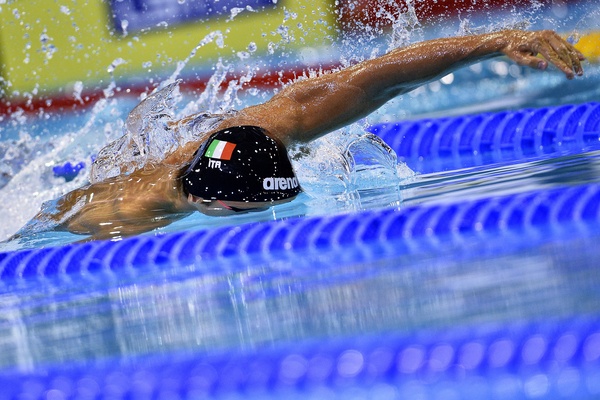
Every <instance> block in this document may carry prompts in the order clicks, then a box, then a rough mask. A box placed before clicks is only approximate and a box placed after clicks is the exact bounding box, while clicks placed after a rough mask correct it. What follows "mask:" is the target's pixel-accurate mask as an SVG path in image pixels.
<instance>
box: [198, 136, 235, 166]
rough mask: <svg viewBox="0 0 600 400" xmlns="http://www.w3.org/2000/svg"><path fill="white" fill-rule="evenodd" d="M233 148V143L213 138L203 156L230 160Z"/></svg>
mask: <svg viewBox="0 0 600 400" xmlns="http://www.w3.org/2000/svg"><path fill="white" fill-rule="evenodd" d="M233 149H235V143H230V142H225V141H223V140H216V139H215V140H213V141H212V143H211V144H210V146H208V150H206V153H204V157H209V158H218V159H219V160H225V161H228V160H231V155H232V154H233Z"/></svg>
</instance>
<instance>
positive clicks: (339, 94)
mask: <svg viewBox="0 0 600 400" xmlns="http://www.w3.org/2000/svg"><path fill="white" fill-rule="evenodd" d="M502 54H504V55H506V56H508V57H509V58H511V59H512V60H514V61H516V62H517V63H519V64H521V65H525V66H529V67H532V68H535V69H541V70H544V69H546V68H547V66H548V63H551V64H554V65H555V66H556V67H558V68H559V69H560V70H561V71H562V72H564V73H565V74H566V76H567V78H569V79H572V78H573V77H574V76H575V75H581V74H582V73H583V69H582V67H581V61H582V60H583V59H584V56H583V55H582V54H581V53H580V52H579V51H577V50H576V49H575V48H574V47H573V46H572V45H570V44H569V43H567V42H566V41H564V40H563V39H562V38H561V37H560V36H558V35H557V34H556V33H554V32H552V31H540V32H525V31H517V30H510V31H501V32H496V33H490V34H483V35H473V36H464V37H452V38H443V39H437V40H431V41H426V42H422V43H418V44H415V45H411V46H408V47H405V48H400V49H396V50H393V51H391V52H390V53H388V54H386V55H384V56H382V57H379V58H376V59H372V60H367V61H364V62H361V63H359V64H357V65H354V66H352V67H349V68H346V69H344V70H341V71H339V72H335V73H330V74H324V75H321V76H319V77H317V78H313V79H306V80H303V81H299V82H296V83H294V84H292V85H290V86H288V87H287V88H285V89H284V90H282V91H281V92H280V93H278V94H277V95H275V96H274V97H273V98H272V99H271V100H269V101H268V102H266V103H264V104H261V105H258V106H254V107H250V108H247V109H245V110H243V111H242V112H241V115H240V117H242V118H240V120H241V121H240V122H242V123H255V124H257V125H260V126H262V127H264V128H266V129H268V130H269V131H271V132H272V133H273V134H275V135H276V136H278V137H279V138H280V139H281V140H283V141H284V142H286V143H291V142H307V141H310V140H312V139H315V138H318V137H320V136H322V135H324V134H326V133H328V132H331V131H333V130H335V129H338V128H341V127H343V126H345V125H347V124H349V123H352V122H354V121H357V120H358V119H360V118H363V117H365V116H366V115H368V114H370V113H371V112H373V111H375V110H376V109H377V108H379V107H381V106H382V105H383V104H384V103H386V102H387V101H389V100H391V99H392V98H394V97H395V96H398V95H401V94H403V93H407V92H409V91H411V90H413V89H415V88H417V87H418V86H420V85H423V84H424V83H427V82H431V81H433V80H435V79H438V78H440V77H441V76H444V75H445V74H448V73H450V72H451V71H453V70H456V69H458V68H460V67H463V66H466V65H469V64H472V63H475V62H477V61H481V60H484V59H487V58H491V57H494V56H498V55H502ZM538 54H540V55H541V56H542V57H543V59H542V58H538V57H537V55H538Z"/></svg>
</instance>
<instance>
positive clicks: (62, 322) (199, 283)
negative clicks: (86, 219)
mask: <svg viewBox="0 0 600 400" xmlns="http://www.w3.org/2000/svg"><path fill="white" fill-rule="evenodd" d="M504 72H506V73H504ZM599 72H600V69H599V67H598V66H597V65H592V64H589V65H586V76H585V77H584V78H582V79H577V80H575V81H573V82H567V81H566V80H565V79H564V77H562V76H561V75H560V74H558V73H557V72H555V71H549V72H547V73H539V72H533V71H527V70H524V69H521V68H512V67H510V66H508V64H506V62H504V61H502V60H495V61H492V62H488V63H484V64H481V65H477V66H474V67H472V68H470V69H465V70H462V71H457V72H456V73H455V74H453V75H452V80H450V79H449V78H446V79H445V80H442V81H439V82H435V83H433V84H431V85H428V86H427V87H425V88H423V89H421V90H418V91H416V92H414V93H412V94H411V95H408V96H405V97H404V98H402V99H398V100H397V101H394V102H392V104H389V105H387V106H386V107H384V108H382V109H381V110H379V111H378V112H376V113H374V114H373V115H372V116H370V117H369V118H368V119H367V120H364V121H361V122H359V123H358V124H356V125H355V126H353V127H351V128H349V129H347V130H345V131H342V132H337V133H336V134H335V135H332V136H330V137H328V138H325V139H323V140H321V141H320V142H318V143H315V144H314V145H313V147H312V149H311V152H310V153H309V154H308V155H305V154H304V152H303V150H302V149H295V150H293V151H292V156H294V158H295V161H294V162H295V167H296V169H297V170H298V173H299V176H300V180H301V182H302V184H303V186H304V187H305V189H306V192H305V193H304V194H303V195H302V196H301V197H300V198H299V199H298V200H296V201H294V202H292V203H289V204H285V205H282V206H278V207H275V208H274V209H273V210H270V211H266V212H264V213H257V214H252V215H242V216H235V217H229V218H223V219H220V218H219V219H214V218H213V219H211V218H208V217H204V216H201V215H193V216H191V217H189V218H186V219H184V220H181V221H178V222H177V223H175V224H172V225H171V226H169V227H167V228H165V229H163V230H161V231H159V232H151V233H148V234H145V235H143V236H141V237H137V238H133V239H129V240H127V239H126V240H124V241H122V242H119V243H116V244H115V245H114V246H113V244H111V243H108V244H97V243H92V244H84V245H77V244H76V245H67V244H69V243H72V242H73V241H75V240H78V239H79V238H78V237H74V235H70V234H66V233H65V234H40V235H37V236H35V237H32V238H29V239H27V240H25V241H22V242H17V243H14V242H12V243H5V244H2V245H0V246H3V247H0V250H2V251H5V252H8V251H11V252H14V251H18V250H21V249H33V250H31V251H30V252H27V251H25V252H22V253H18V252H17V253H11V255H9V256H4V258H2V259H0V265H3V268H4V269H2V270H1V271H0V277H1V280H0V332H2V333H1V334H0V388H2V390H0V399H16V398H19V399H25V398H27V399H29V398H32V399H38V398H44V399H71V398H73V399H75V398H76V399H121V398H128V399H133V398H136V399H137V398H139V399H146V398H148V399H151V398H152V399H163V398H164V399H169V398H170V399H179V398H181V399H183V398H185V399H195V398H204V397H207V396H210V397H215V398H281V397H289V398H328V399H329V398H344V399H346V398H377V399H379V398H382V399H400V398H442V399H445V398H448V399H456V398H465V399H474V398H482V399H490V398H498V399H509V398H510V399H513V398H595V397H597V396H599V395H600V385H599V384H598V382H600V379H598V378H600V318H599V317H600V315H599V310H600V295H599V294H598V290H597V288H598V287H599V284H600V273H598V271H597V260H598V257H599V256H600V249H598V246H597V245H596V243H597V241H598V238H599V237H600V225H599V224H598V223H597V221H596V219H595V218H591V217H589V215H591V212H588V213H586V212H584V211H581V210H579V211H577V212H573V213H572V214H569V213H568V211H564V215H567V216H566V217H565V216H564V215H563V214H562V213H563V210H568V209H569V204H571V203H572V204H574V205H575V208H578V209H586V210H587V208H586V207H588V205H589V204H591V206H589V207H591V208H592V209H597V207H596V208H593V207H592V206H594V207H595V205H596V204H597V201H592V200H593V199H596V198H598V193H599V191H598V187H597V186H596V185H598V184H599V183H600V178H598V176H599V174H598V173H597V172H598V168H599V162H600V152H599V149H600V148H599V146H598V145H597V144H595V143H588V144H587V145H586V146H580V147H579V148H576V147H567V146H564V147H561V146H557V147H556V148H553V149H551V151H550V150H548V152H541V153H535V154H531V155H527V156H522V155H521V156H515V154H514V153H511V154H512V155H508V156H507V155H506V154H504V155H499V154H493V155H490V156H489V157H484V156H483V155H482V154H479V156H480V157H472V156H473V155H472V154H471V156H470V157H467V156H464V157H457V156H456V155H453V156H449V157H447V158H442V157H436V158H432V159H426V158H419V157H418V156H417V157H412V158H411V157H406V158H405V161H406V165H405V164H403V163H401V164H399V165H396V163H395V153H390V152H389V151H388V150H387V148H386V147H385V146H384V145H382V144H381V143H379V142H378V140H377V139H375V138H373V137H372V136H370V135H369V134H367V133H365V132H367V131H373V132H376V133H377V132H380V130H381V129H382V128H381V126H382V125H380V124H384V125H385V124H390V123H391V124H393V123H395V122H397V121H400V120H403V119H408V120H421V119H424V118H428V119H431V118H438V117H442V116H443V117H447V116H457V115H462V114H473V113H483V112H496V111H502V110H509V111H510V110H515V109H523V108H528V107H548V106H553V107H554V106H558V105H561V104H567V103H584V102H592V101H597V100H598V99H599V98H600V97H599V94H600V74H599ZM241 96H242V97H241V98H242V99H243V101H247V102H253V101H256V99H255V98H254V97H253V96H249V98H247V99H244V98H243V95H241ZM135 104H136V99H128V98H123V99H118V100H116V101H114V102H112V103H111V104H108V105H105V106H104V108H102V107H97V108H96V109H92V110H89V111H88V112H87V113H85V114H83V115H73V116H65V117H64V119H62V118H56V119H54V118H48V119H45V120H40V121H37V123H36V124H33V126H36V127H37V128H36V129H38V131H37V132H32V131H29V130H24V129H23V125H22V124H20V123H19V122H18V116H13V117H12V118H11V121H9V123H7V124H5V125H4V128H3V129H4V130H3V131H2V134H3V136H2V139H3V144H6V145H7V146H9V147H10V149H11V151H13V152H18V151H22V157H21V158H19V157H15V158H14V160H24V159H25V156H28V155H30V154H36V152H39V153H37V155H36V156H34V157H33V160H32V161H31V162H30V163H29V164H25V163H21V165H17V164H19V163H18V162H17V161H15V164H13V165H12V166H11V168H13V169H12V170H11V171H13V175H12V179H10V180H8V181H7V182H3V187H2V188H1V189H0V190H1V191H2V194H3V203H4V205H3V207H4V208H3V212H4V213H5V215H7V216H8V217H9V218H8V220H10V221H7V222H6V223H5V224H6V226H5V227H3V229H4V231H3V234H4V235H8V234H10V233H12V232H14V231H15V230H16V229H18V228H19V226H20V225H21V224H22V223H24V222H25V221H26V219H27V218H28V216H30V215H32V213H33V212H34V209H37V207H38V206H39V204H40V203H41V202H42V201H45V200H48V199H50V198H53V197H56V196H57V195H59V194H61V193H64V192H65V191H68V190H71V189H72V188H75V187H77V186H79V185H81V184H82V183H83V182H85V179H86V177H85V176H84V173H82V174H80V175H78V176H77V177H76V178H75V179H74V180H73V181H71V182H65V180H64V178H60V177H55V176H54V175H53V174H52V168H51V167H52V165H53V162H55V161H58V160H59V161H60V162H61V163H62V162H64V161H72V162H78V161H82V160H83V161H86V162H87V161H88V160H89V157H90V155H92V154H93V153H94V152H95V151H97V150H98V148H99V147H100V146H102V145H103V144H105V143H106V141H107V140H109V139H111V138H113V137H114V136H115V135H116V134H118V132H119V129H120V127H121V125H122V123H123V120H124V118H125V116H126V114H127V112H128V111H129V110H130V109H131V108H132V107H133V106H134V105H135ZM30 118H32V117H29V116H28V117H27V119H30ZM59 128H63V129H64V130H65V131H67V133H65V134H64V135H59V136H58V137H53V136H52V135H51V134H50V132H51V131H53V130H54V129H59ZM92 128H93V129H97V128H101V129H100V132H104V133H105V134H104V133H103V134H102V135H99V136H93V135H92V136H91V137H90V135H89V132H90V129H92ZM25 133H27V134H29V135H35V136H36V137H39V138H40V140H39V141H38V142H33V143H29V142H28V140H27V138H24V137H23V136H24V135H25ZM19 135H21V138H19ZM46 140H47V141H46ZM48 143H49V144H48ZM392 156H393V157H392ZM401 159H402V156H401ZM580 188H583V189H581V190H580ZM23 193H27V194H28V196H26V198H23ZM581 198H583V200H580V199H581ZM588 199H592V200H589V201H588ZM584 200H585V201H584ZM532 204H533V205H536V204H548V206H547V207H548V209H549V210H551V212H550V214H552V212H555V213H556V214H557V216H556V218H555V219H552V218H550V217H548V218H549V219H548V220H544V219H542V221H543V222H539V221H540V220H538V219H535V218H533V217H531V218H529V217H522V216H520V210H521V209H522V210H532V209H533V210H540V209H541V208H535V207H534V208H532V207H533V206H531V205H532ZM478 205H480V206H481V207H488V208H489V209H490V210H492V211H490V214H489V215H492V212H493V211H494V210H500V211H498V212H502V210H503V208H502V206H504V207H505V209H507V210H508V211H507V212H508V213H509V216H511V217H513V218H514V219H512V218H507V222H506V223H505V224H501V223H498V225H494V226H493V227H492V225H491V223H489V224H488V222H486V221H489V219H488V220H481V221H479V220H477V219H476V218H474V219H473V221H471V220H469V219H468V218H467V215H468V211H469V210H474V209H476V208H477V206H478ZM527 213H529V211H527ZM578 213H579V214H578ZM529 214H534V212H533V211H532V212H530V213H529ZM529 214H528V215H529ZM570 215H576V216H579V215H585V216H586V217H585V218H583V217H580V218H576V217H569V216H570ZM596 215H597V214H596ZM443 216H447V217H448V218H447V220H446V219H444V217H443ZM560 216H563V217H560ZM528 218H529V219H528ZM432 221H434V222H435V221H441V222H439V223H434V222H432ZM444 221H448V222H447V224H449V225H452V224H454V222H455V221H457V222H456V225H453V226H451V227H446V228H443V229H442V227H441V226H442V225H443V223H444ZM548 221H549V222H548ZM488 228H489V229H488ZM155 235H158V236H157V237H155ZM62 245H67V246H65V247H59V246H62ZM11 246H12V247H11ZM40 247H44V248H45V250H39V251H40V252H38V250H37V249H38V248H40ZM43 251H46V252H45V253H44V252H43ZM15 254H16V256H15ZM11 257H12V258H11ZM10 260H13V261H14V262H13V261H11V262H10V263H9V262H8V261H10ZM107 260H108V261H107ZM1 263H3V264H1Z"/></svg>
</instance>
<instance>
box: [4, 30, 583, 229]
mask: <svg viewBox="0 0 600 400" xmlns="http://www.w3.org/2000/svg"><path fill="white" fill-rule="evenodd" d="M500 55H505V56H508V57H509V58H510V59H512V60H513V61H515V62H517V63H518V64H520V65H524V66H528V67H531V68H534V69H539V70H545V69H546V68H547V67H548V65H549V64H552V65H554V66H556V67H557V68H558V69H559V70H561V71H562V72H563V73H564V74H565V75H566V77H567V78H568V79H573V78H574V77H575V76H580V75H582V74H583V68H582V66H581V62H582V61H583V60H584V56H583V55H582V54H581V53H580V52H579V51H577V50H576V49H575V48H574V47H573V46H572V45H571V44H569V43H567V42H566V41H565V40H563V39H562V38H561V37H560V36H559V35H558V34H556V33H554V32H552V31H538V32H528V31H519V30H505V31H500V32H494V33H488V34H482V35H473V36H464V37H451V38H442V39H435V40H430V41H425V42H422V43H417V44H414V45H411V46H408V47H404V48H399V49H395V50H393V51H391V52H389V53H387V54H385V55H383V56H381V57H378V58H375V59H371V60H367V61H363V62H361V63H358V64H356V65H354V66H351V67H349V68H346V69H343V70H340V71H338V72H335V73H327V74H323V75H320V76H318V77H315V78H311V79H306V80H301V81H297V82H295V83H293V84H290V85H289V86H287V87H285V88H284V89H282V90H281V91H280V92H279V93H277V94H276V95H274V96H273V97H272V98H271V99H270V100H268V101H266V102H265V103H262V104H259V105H255V106H251V107H247V108H245V109H243V110H240V111H239V112H236V113H233V114H231V115H227V116H226V117H224V118H223V119H222V120H220V121H219V123H218V124H217V125H216V126H215V127H214V128H213V129H212V130H211V131H209V132H203V133H202V134H200V135H198V139H197V140H192V141H190V142H188V143H186V144H184V145H182V146H180V147H178V148H177V149H176V150H174V151H173V152H172V153H171V154H169V155H168V156H167V157H166V158H165V159H164V161H163V162H162V163H160V164H159V165H147V166H145V167H143V168H141V169H138V170H135V171H133V172H131V173H127V174H121V175H118V176H114V177H112V178H108V179H106V180H103V181H101V182H97V183H92V184H89V185H86V186H84V187H82V188H79V189H76V190H74V191H72V192H70V193H68V194H66V195H65V196H63V197H61V198H60V199H58V200H57V201H56V202H55V203H54V207H52V209H51V210H49V209H42V211H40V213H38V214H37V215H36V216H35V217H34V219H33V220H32V222H35V221H51V222H52V223H53V229H55V230H66V231H70V232H72V233H75V234H81V235H90V238H91V239H110V238H113V239H114V238H119V237H123V236H128V235H135V234H140V233H142V232H146V231H149V230H152V229H155V228H159V227H163V226H166V225H168V224H169V223H171V222H173V221H175V220H177V219H180V218H183V217H185V216H187V215H189V214H191V213H192V212H195V211H200V212H202V213H204V214H207V215H215V216H221V215H231V214H237V213H243V212H251V211H257V210H263V209H265V208H268V207H271V206H273V205H276V204H281V203H285V202H288V201H291V200H293V199H294V198H295V197H296V196H297V195H298V194H299V193H300V192H301V188H300V184H299V182H298V180H297V178H296V176H295V174H294V171H293V169H292V166H291V163H290V160H289V159H288V156H287V152H286V147H287V146H289V145H291V144H293V143H306V142H310V141H311V140H314V139H316V138H319V137H321V136H323V135H326V134H327V133H329V132H332V131H335V130H337V129H339V128H342V127H343V126H345V125H348V124H351V123H353V122H355V121H357V120H359V119H361V118H363V117H365V116H367V115H368V114H370V113H371V112H373V111H375V110H376V109H378V108H379V107H380V106H382V105H383V104H384V103H386V102H387V101H389V100H391V99H393V98H394V97H396V96H399V95H402V94H405V93H407V92H410V91H411V90H413V89H415V88H417V87H419V86H421V85H423V84H426V83H428V82H431V81H434V80H436V79H439V78H440V77H442V76H444V75H446V74H448V73H450V72H452V71H453V70H456V69H458V68H461V67H464V66H467V65H469V64H473V63H475V62H479V61H482V60H485V59H489V58H492V57H496V56H500ZM538 55H539V56H541V57H538ZM194 118H197V116H195V115H192V116H189V117H186V118H183V119H181V120H180V121H176V122H175V123H174V124H173V125H174V126H173V128H176V127H177V126H181V125H185V124H192V123H193V121H194ZM28 225H29V226H31V222H30V223H29V224H28ZM28 225H26V226H25V227H24V228H23V229H22V230H21V231H20V232H19V233H17V235H15V236H16V237H18V236H21V235H23V234H25V233H26V232H27V231H28V229H27V226H28Z"/></svg>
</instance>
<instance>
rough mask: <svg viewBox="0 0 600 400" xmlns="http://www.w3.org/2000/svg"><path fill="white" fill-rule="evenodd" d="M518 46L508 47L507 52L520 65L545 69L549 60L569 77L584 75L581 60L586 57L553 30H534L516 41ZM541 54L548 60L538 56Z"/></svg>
mask: <svg viewBox="0 0 600 400" xmlns="http://www.w3.org/2000/svg"><path fill="white" fill-rule="evenodd" d="M518 42H520V44H518V45H517V46H516V48H512V49H511V48H509V49H506V51H505V54H506V55H508V56H509V57H511V58H512V59H513V60H515V61H516V62H517V63H519V64H520V65H525V66H528V67H531V68H535V69H541V70H545V69H546V68H547V67H548V62H550V63H552V64H554V65H555V66H556V67H557V68H558V69H560V70H561V71H562V72H563V73H564V74H565V75H566V76H567V78H569V79H572V78H573V77H574V76H575V74H577V75H582V74H583V68H582V66H581V61H582V60H584V59H585V57H584V56H583V54H581V53H580V52H579V51H578V50H577V49H575V47H573V46H572V45H571V44H569V43H568V42H566V41H565V40H563V39H562V38H561V37H560V36H558V35H557V34H556V33H555V32H553V31H541V32H532V33H531V34H530V35H528V36H526V37H524V36H520V37H519V40H517V41H516V43H514V44H517V43H518ZM538 54H541V55H542V57H544V58H545V60H546V61H544V60H541V59H540V58H538V57H537V55H538Z"/></svg>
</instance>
